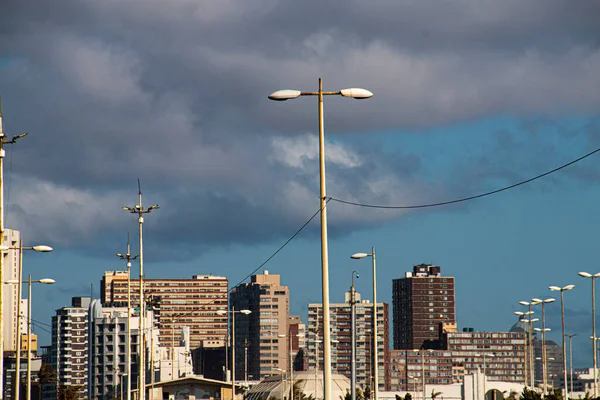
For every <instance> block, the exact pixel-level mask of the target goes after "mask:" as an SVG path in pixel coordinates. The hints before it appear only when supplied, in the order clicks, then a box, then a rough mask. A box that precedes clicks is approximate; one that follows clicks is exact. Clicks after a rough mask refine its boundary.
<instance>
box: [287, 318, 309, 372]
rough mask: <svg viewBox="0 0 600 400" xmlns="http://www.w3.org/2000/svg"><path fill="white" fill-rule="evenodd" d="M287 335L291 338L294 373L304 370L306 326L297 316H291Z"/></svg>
mask: <svg viewBox="0 0 600 400" xmlns="http://www.w3.org/2000/svg"><path fill="white" fill-rule="evenodd" d="M289 327H290V329H289V335H290V337H291V338H292V359H293V363H294V371H303V370H304V348H305V347H306V325H305V324H304V323H303V322H302V318H301V317H300V316H299V315H291V316H290V320H289Z"/></svg>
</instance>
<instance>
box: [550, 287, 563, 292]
mask: <svg viewBox="0 0 600 400" xmlns="http://www.w3.org/2000/svg"><path fill="white" fill-rule="evenodd" d="M548 289H550V290H552V291H553V292H560V290H561V289H560V287H558V286H548Z"/></svg>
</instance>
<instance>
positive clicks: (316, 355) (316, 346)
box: [315, 332, 322, 400]
mask: <svg viewBox="0 0 600 400" xmlns="http://www.w3.org/2000/svg"><path fill="white" fill-rule="evenodd" d="M319 343H322V342H321V340H319V335H318V333H317V332H315V361H316V362H315V400H317V383H318V382H319V381H318V377H319Z"/></svg>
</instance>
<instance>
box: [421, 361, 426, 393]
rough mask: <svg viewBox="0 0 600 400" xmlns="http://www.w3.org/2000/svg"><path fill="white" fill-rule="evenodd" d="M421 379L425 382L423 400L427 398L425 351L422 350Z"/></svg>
mask: <svg viewBox="0 0 600 400" xmlns="http://www.w3.org/2000/svg"><path fill="white" fill-rule="evenodd" d="M421 373H422V374H423V376H422V377H421V381H422V383H423V400H425V351H424V350H421Z"/></svg>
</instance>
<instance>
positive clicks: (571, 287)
mask: <svg viewBox="0 0 600 400" xmlns="http://www.w3.org/2000/svg"><path fill="white" fill-rule="evenodd" d="M574 287H575V285H567V286H563V288H562V290H571V289H573V288H574Z"/></svg>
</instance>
